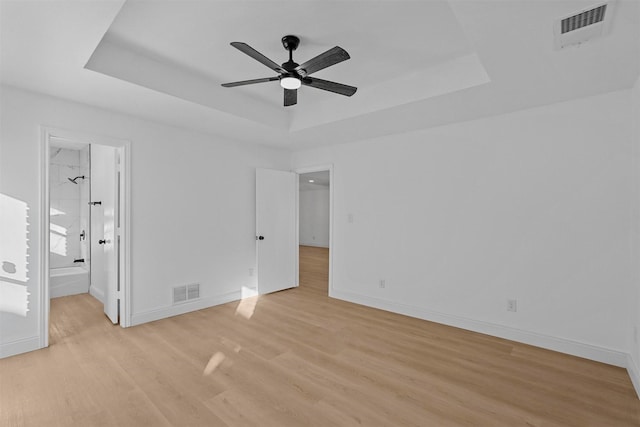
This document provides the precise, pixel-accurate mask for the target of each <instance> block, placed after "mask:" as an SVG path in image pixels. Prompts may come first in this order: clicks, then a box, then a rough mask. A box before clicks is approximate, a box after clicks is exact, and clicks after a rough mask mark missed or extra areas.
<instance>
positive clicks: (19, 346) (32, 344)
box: [0, 336, 40, 359]
mask: <svg viewBox="0 0 640 427" xmlns="http://www.w3.org/2000/svg"><path fill="white" fill-rule="evenodd" d="M39 349H40V337H39V336H35V337H29V338H22V339H19V340H15V341H9V342H6V343H1V344H0V359H3V358H5V357H10V356H15V355H16V354H20V353H26V352H28V351H34V350H39Z"/></svg>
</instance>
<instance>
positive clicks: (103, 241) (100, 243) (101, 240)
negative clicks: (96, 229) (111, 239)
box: [98, 239, 107, 245]
mask: <svg viewBox="0 0 640 427" xmlns="http://www.w3.org/2000/svg"><path fill="white" fill-rule="evenodd" d="M105 243H107V241H106V240H104V239H100V240H98V244H99V245H104V244H105Z"/></svg>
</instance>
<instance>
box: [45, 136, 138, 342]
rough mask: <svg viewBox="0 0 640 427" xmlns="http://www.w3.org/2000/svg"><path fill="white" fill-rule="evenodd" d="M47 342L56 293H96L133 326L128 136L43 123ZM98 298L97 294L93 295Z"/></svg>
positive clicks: (114, 317) (112, 315)
mask: <svg viewBox="0 0 640 427" xmlns="http://www.w3.org/2000/svg"><path fill="white" fill-rule="evenodd" d="M42 153H43V156H42V157H43V169H44V170H43V185H42V200H43V204H42V207H43V209H42V214H43V220H42V224H43V233H42V241H41V248H42V252H43V253H42V261H43V262H42V272H41V278H42V280H41V292H40V297H41V299H42V301H41V303H40V307H41V319H42V324H41V331H40V344H41V347H47V346H48V345H49V307H50V298H56V297H61V296H70V295H76V294H87V295H91V296H92V297H93V298H95V299H96V300H97V301H99V305H97V306H102V307H103V311H104V313H105V315H106V317H107V318H108V319H109V321H110V322H111V323H114V324H118V323H119V324H120V325H121V326H122V327H126V326H129V324H130V313H129V295H130V292H129V286H128V283H129V268H128V266H129V240H128V230H129V227H128V225H129V186H128V181H129V180H128V177H129V163H128V162H127V159H128V153H129V143H128V141H122V140H114V139H111V138H105V137H97V136H94V135H85V134H80V133H75V132H69V131H63V130H56V129H43V149H42ZM89 298H90V297H89Z"/></svg>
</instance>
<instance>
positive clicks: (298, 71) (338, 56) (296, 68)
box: [222, 35, 358, 107]
mask: <svg viewBox="0 0 640 427" xmlns="http://www.w3.org/2000/svg"><path fill="white" fill-rule="evenodd" d="M299 44H300V39H299V38H298V37H296V36H292V35H288V36H284V37H283V38H282V46H284V48H285V49H286V50H287V51H289V60H288V61H287V62H285V63H283V64H282V65H278V64H277V63H275V62H274V61H272V60H271V59H269V58H267V57H266V56H264V55H263V54H261V53H260V52H258V51H257V50H255V49H254V48H252V47H251V46H249V45H248V44H246V43H242V42H231V46H233V47H235V48H236V49H238V50H239V51H241V52H242V53H244V54H246V55H249V56H250V57H252V58H253V59H255V60H256V61H258V62H260V63H261V64H263V65H265V66H267V67H269V68H270V69H272V70H273V71H275V72H277V73H279V74H280V75H279V76H277V77H265V78H261V79H252V80H243V81H239V82H232V83H223V84H222V86H224V87H236V86H244V85H250V84H256V83H266V82H273V81H276V80H279V81H280V86H282V88H284V106H285V107H289V106H292V105H296V104H297V103H298V88H300V87H301V86H302V85H304V86H309V87H314V88H316V89H321V90H326V91H329V92H333V93H337V94H340V95H344V96H351V95H353V94H354V93H356V91H357V90H358V88H356V87H354V86H349V85H345V84H342V83H336V82H332V81H329V80H322V79H318V78H315V77H309V75H310V74H313V73H315V72H316V71H320V70H322V69H325V68H327V67H330V66H332V65H335V64H337V63H340V62H342V61H346V60H347V59H349V58H350V56H349V54H348V53H347V51H346V50H344V49H342V48H341V47H339V46H335V47H333V48H331V49H329V50H327V51H326V52H324V53H321V54H320V55H318V56H316V57H314V58H311V59H310V60H308V61H307V62H305V63H303V64H302V65H300V64H298V63H296V62H294V61H293V51H294V50H296V49H297V48H298V45H299Z"/></svg>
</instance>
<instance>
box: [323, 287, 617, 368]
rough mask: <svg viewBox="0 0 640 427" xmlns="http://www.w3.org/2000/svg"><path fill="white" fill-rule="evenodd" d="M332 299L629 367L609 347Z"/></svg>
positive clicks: (352, 297) (345, 295)
mask: <svg viewBox="0 0 640 427" xmlns="http://www.w3.org/2000/svg"><path fill="white" fill-rule="evenodd" d="M331 296H332V297H333V298H337V299H341V300H344V301H349V302H352V303H355V304H361V305H366V306H368V307H374V308H378V309H381V310H386V311H390V312H393V313H399V314H404V315H405V316H410V317H416V318H418V319H423V320H429V321H432V322H437V323H441V324H444V325H449V326H454V327H456V328H461V329H466V330H469V331H473V332H479V333H481V334H487V335H491V336H494V337H498V338H504V339H508V340H511V341H517V342H520V343H524V344H529V345H533V346H536V347H542V348H546V349H548V350H554V351H559V352H561V353H566V354H571V355H573V356H578V357H583V358H586V359H590V360H595V361H597V362H602V363H607V364H609V365H614V366H619V367H622V368H626V367H627V366H628V362H627V357H628V355H627V353H624V352H622V351H618V350H613V349H609V348H606V347H601V346H596V345H592V344H586V343H582V342H579V341H573V340H568V339H565V338H559V337H554V336H550V335H544V334H539V333H536V332H529V331H525V330H522V329H516V328H511V327H508V326H503V325H498V324H495V323H490V322H484V321H480V320H474V319H468V318H465V317H460V316H454V315H451V314H446V313H439V312H436V311H431V310H426V309H424V308H420V307H416V306H412V305H408V304H403V303H398V302H393V301H387V300H383V299H379V298H374V297H369V296H365V295H360V294H355V293H351V292H345V291H340V290H336V289H334V290H333V295H331Z"/></svg>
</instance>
